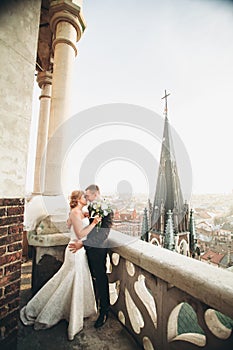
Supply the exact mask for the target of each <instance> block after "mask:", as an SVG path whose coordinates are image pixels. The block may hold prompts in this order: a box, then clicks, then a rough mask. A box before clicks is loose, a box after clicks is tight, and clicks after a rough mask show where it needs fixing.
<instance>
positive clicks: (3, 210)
mask: <svg viewBox="0 0 233 350" xmlns="http://www.w3.org/2000/svg"><path fill="white" fill-rule="evenodd" d="M3 216H7V210H6V208H5V207H1V208H0V217H3Z"/></svg>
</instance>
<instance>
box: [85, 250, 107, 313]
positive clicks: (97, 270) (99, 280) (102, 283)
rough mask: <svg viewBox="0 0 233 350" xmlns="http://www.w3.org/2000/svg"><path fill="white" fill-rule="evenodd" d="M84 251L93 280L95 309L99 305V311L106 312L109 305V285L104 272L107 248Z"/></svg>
mask: <svg viewBox="0 0 233 350" xmlns="http://www.w3.org/2000/svg"><path fill="white" fill-rule="evenodd" d="M86 253H87V259H88V265H89V268H90V271H91V276H92V280H93V286H94V291H95V297H96V304H97V309H98V307H99V308H100V312H101V313H106V312H107V311H108V309H109V305H110V301H109V285H108V277H107V273H106V258H107V249H106V248H87V249H86ZM98 301H99V305H98Z"/></svg>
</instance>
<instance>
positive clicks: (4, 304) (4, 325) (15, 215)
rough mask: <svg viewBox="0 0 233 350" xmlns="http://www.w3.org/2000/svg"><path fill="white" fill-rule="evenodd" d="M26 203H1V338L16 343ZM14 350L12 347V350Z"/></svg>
mask: <svg viewBox="0 0 233 350" xmlns="http://www.w3.org/2000/svg"><path fill="white" fill-rule="evenodd" d="M23 212H24V200H23V199H21V198H14V199H6V198H5V199H0V221H1V226H0V336H1V344H2V346H3V344H4V343H6V342H4V340H7V339H8V338H9V337H10V338H11V341H12V342H15V339H16V333H17V320H18V308H19V290H20V275H21V258H22V235H23ZM12 347H13V346H12Z"/></svg>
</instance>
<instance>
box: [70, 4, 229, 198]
mask: <svg viewBox="0 0 233 350" xmlns="http://www.w3.org/2000/svg"><path fill="white" fill-rule="evenodd" d="M83 14H84V17H85V20H86V22H87V29H86V31H85V33H84V35H83V37H82V39H81V40H80V42H79V43H78V45H77V46H78V52H79V53H78V57H77V59H76V62H75V73H74V84H73V92H74V95H73V105H72V114H73V115H75V114H76V113H79V112H80V111H83V110H85V109H87V108H90V107H94V106H97V105H103V104H110V103H127V104H133V105H138V106H142V107H146V108H148V109H150V110H153V111H154V112H156V113H157V114H159V115H161V116H163V109H164V101H163V100H161V97H162V96H163V94H164V90H165V89H166V90H167V92H169V93H171V95H170V96H169V98H168V109H169V114H168V116H169V120H170V123H171V125H172V127H173V128H174V129H175V130H176V132H177V133H178V135H179V137H180V138H181V140H182V141H183V143H184V145H185V147H186V150H187V153H188V155H189V158H190V162H191V167H192V176H193V184H192V189H191V191H192V193H203V194H204V193H229V192H232V190H233V181H232V179H233V165H232V148H233V147H232V143H233V142H232V140H233V138H232V127H231V125H232V117H233V3H232V2H231V1H224V0H222V1H217V0H216V1H215V0H211V1H208V0H163V1H161V0H143V1H139V0H120V1H116V0H98V1H89V0H84V1H83ZM91 132H92V133H91V134H88V132H87V135H86V136H84V137H83V138H82V140H79V141H78V143H79V144H78V145H76V146H74V149H76V150H77V149H80V148H82V149H85V150H86V154H88V152H90V151H91V149H92V148H94V147H97V146H98V145H100V144H101V142H106V140H109V135H112V139H114V137H115V138H116V139H119V138H120V136H119V135H121V138H122V139H124V138H125V139H127V136H128V137H129V135H130V138H131V139H132V140H134V141H135V140H140V141H137V142H140V143H143V137H144V143H145V144H146V143H147V145H146V146H145V147H147V149H148V152H152V153H153V152H154V151H153V147H154V144H153V140H151V143H149V141H148V140H147V137H146V135H144V134H143V131H141V135H139V136H138V134H137V135H136V134H135V129H134V128H131V130H130V131H129V130H128V129H127V130H126V129H125V130H123V127H122V126H121V128H120V129H119V130H118V131H116V133H115V131H114V133H112V134H111V130H110V129H108V136H107V133H106V130H105V129H104V128H103V129H102V134H101V131H100V130H98V131H97V130H96V134H95V130H92V131H91ZM138 132H139V131H138V130H137V133H138ZM118 133H119V134H118ZM75 147H77V148H75ZM151 148H152V149H151ZM74 149H73V152H74ZM156 152H157V153H158V154H159V152H158V150H155V153H156ZM71 153H72V151H71ZM76 153H77V152H76ZM73 154H75V153H73ZM83 157H84V158H85V154H84V155H83ZM156 157H158V156H156ZM68 159H69V155H68V156H67V161H66V162H65V164H64V166H65V167H69V166H70V165H69V164H71V163H69V161H68ZM79 161H80V159H79V157H77V159H76V166H77V169H78V168H80V167H81V165H80V164H81V163H80V164H79ZM70 162H71V160H70ZM117 162H119V163H118V164H117ZM77 169H76V170H77ZM117 169H118V170H117ZM76 170H75V174H76V175H75V176H76V177H74V178H73V182H72V181H71V180H69V182H70V183H69V185H68V187H67V188H66V189H67V190H68V191H69V190H70V188H72V186H75V184H77V185H78V178H77V173H78V170H77V171H76ZM187 175H188V174H187ZM156 176H157V174H155V177H156ZM95 180H96V182H98V183H99V185H100V186H101V187H102V188H103V191H104V192H114V191H115V189H116V187H117V184H119V182H120V181H122V180H127V181H128V182H129V183H131V184H132V187H133V190H134V191H135V192H146V191H147V187H146V186H147V185H146V176H145V174H144V173H143V169H140V167H138V166H137V164H132V162H130V160H128V161H127V160H125V161H124V160H122V159H120V160H117V159H112V162H110V161H108V162H106V164H102V165H101V164H100V165H99V168H98V171H97V170H96V177H95ZM64 187H66V185H64ZM136 189H137V191H136Z"/></svg>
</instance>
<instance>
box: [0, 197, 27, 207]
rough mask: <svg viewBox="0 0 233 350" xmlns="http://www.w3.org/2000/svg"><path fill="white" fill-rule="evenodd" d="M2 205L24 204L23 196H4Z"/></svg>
mask: <svg viewBox="0 0 233 350" xmlns="http://www.w3.org/2000/svg"><path fill="white" fill-rule="evenodd" d="M2 205H7V206H12V205H22V206H23V205H24V198H4V199H3V201H2Z"/></svg>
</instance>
